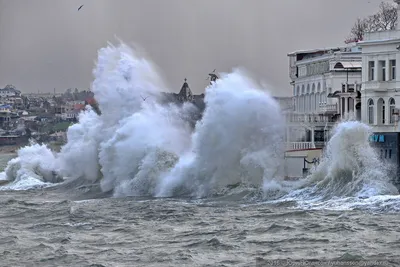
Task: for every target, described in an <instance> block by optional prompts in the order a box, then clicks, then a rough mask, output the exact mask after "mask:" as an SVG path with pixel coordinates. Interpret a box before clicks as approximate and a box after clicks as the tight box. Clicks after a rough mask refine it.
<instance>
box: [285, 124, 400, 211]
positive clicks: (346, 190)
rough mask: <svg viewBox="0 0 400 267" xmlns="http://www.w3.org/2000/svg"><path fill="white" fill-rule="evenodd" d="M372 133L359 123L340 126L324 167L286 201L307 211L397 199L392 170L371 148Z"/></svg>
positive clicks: (327, 150) (337, 127)
mask: <svg viewBox="0 0 400 267" xmlns="http://www.w3.org/2000/svg"><path fill="white" fill-rule="evenodd" d="M371 133H372V132H371V128H370V127H369V126H367V125H365V124H363V123H361V122H358V121H345V122H342V123H339V124H338V125H337V126H336V127H335V129H334V131H333V136H332V138H331V139H330V140H329V142H328V145H327V147H326V151H325V153H324V155H323V158H322V160H321V163H320V164H319V165H318V166H317V167H316V168H315V169H314V170H312V172H311V174H310V175H309V176H308V177H307V178H306V179H305V180H304V181H302V182H301V186H300V188H301V189H298V190H293V191H292V192H291V193H290V194H289V195H288V196H286V200H296V201H297V202H298V204H299V206H300V207H303V208H307V209H309V208H329V209H349V208H356V207H360V206H363V205H368V204H371V203H375V202H376V203H380V200H381V198H380V197H379V196H382V195H393V196H394V195H397V194H398V190H397V189H396V187H395V186H394V185H393V184H392V183H391V181H390V179H391V178H390V175H389V173H390V171H391V167H392V166H389V165H387V164H385V163H384V162H382V161H381V160H380V159H379V158H378V156H377V154H376V152H375V150H374V149H373V148H372V147H371V146H370V143H369V136H370V135H371ZM368 198H370V200H365V199H368ZM373 199H376V201H374V200H373ZM395 199H398V198H397V197H395ZM366 203H367V204H366ZM379 205H380V204H379Z"/></svg>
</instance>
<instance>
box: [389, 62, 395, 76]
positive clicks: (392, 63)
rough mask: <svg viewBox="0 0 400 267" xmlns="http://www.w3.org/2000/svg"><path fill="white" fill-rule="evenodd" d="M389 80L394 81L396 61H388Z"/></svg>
mask: <svg viewBox="0 0 400 267" xmlns="http://www.w3.org/2000/svg"><path fill="white" fill-rule="evenodd" d="M390 79H391V80H396V60H395V59H392V60H390Z"/></svg>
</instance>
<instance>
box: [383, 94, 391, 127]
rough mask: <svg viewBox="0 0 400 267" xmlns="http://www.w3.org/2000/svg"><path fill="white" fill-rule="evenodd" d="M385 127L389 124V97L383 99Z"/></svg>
mask: <svg viewBox="0 0 400 267" xmlns="http://www.w3.org/2000/svg"><path fill="white" fill-rule="evenodd" d="M384 99H385V125H389V124H390V105H389V97H385V98H384Z"/></svg>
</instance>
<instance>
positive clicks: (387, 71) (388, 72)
mask: <svg viewBox="0 0 400 267" xmlns="http://www.w3.org/2000/svg"><path fill="white" fill-rule="evenodd" d="M385 72H386V74H385V76H386V81H389V80H390V69H389V60H388V59H386V60H385ZM385 103H386V102H385Z"/></svg>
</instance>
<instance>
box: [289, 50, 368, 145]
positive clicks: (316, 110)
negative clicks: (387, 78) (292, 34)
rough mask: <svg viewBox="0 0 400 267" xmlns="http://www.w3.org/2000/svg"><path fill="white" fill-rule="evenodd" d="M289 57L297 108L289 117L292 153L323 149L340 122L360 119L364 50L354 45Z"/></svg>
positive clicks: (292, 54)
mask: <svg viewBox="0 0 400 267" xmlns="http://www.w3.org/2000/svg"><path fill="white" fill-rule="evenodd" d="M288 56H289V76H290V79H291V86H292V90H293V106H294V108H293V112H292V113H291V114H289V115H287V116H289V117H287V122H288V126H289V127H288V131H289V133H288V134H287V135H288V136H289V137H290V140H287V141H288V142H289V144H291V149H310V148H316V147H323V146H324V145H325V142H326V141H327V139H328V136H329V132H330V129H331V128H332V127H333V125H334V124H335V122H336V121H337V120H338V119H340V118H345V117H346V116H347V115H348V114H354V115H353V116H356V117H359V118H361V103H360V102H361V95H360V91H361V85H362V79H361V78H362V77H361V67H362V66H361V49H360V47H359V46H357V45H351V46H346V47H337V48H328V49H314V50H307V51H296V52H293V53H290V54H288Z"/></svg>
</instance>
